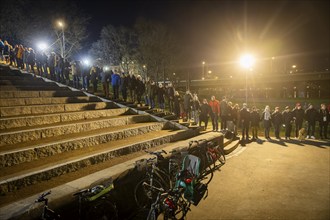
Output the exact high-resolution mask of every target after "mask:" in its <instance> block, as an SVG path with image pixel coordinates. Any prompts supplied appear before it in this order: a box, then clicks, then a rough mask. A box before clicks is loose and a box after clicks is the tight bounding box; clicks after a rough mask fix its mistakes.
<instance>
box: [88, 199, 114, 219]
mask: <svg viewBox="0 0 330 220" xmlns="http://www.w3.org/2000/svg"><path fill="white" fill-rule="evenodd" d="M85 219H95V220H118V212H117V207H116V205H115V204H113V203H112V202H111V201H109V200H107V199H101V200H98V201H95V202H93V203H91V204H90V205H89V206H88V208H87V210H86V214H85Z"/></svg>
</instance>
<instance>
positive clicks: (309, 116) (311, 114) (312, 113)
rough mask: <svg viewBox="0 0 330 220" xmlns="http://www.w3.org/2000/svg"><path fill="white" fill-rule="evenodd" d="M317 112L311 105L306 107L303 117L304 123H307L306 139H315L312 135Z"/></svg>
mask: <svg viewBox="0 0 330 220" xmlns="http://www.w3.org/2000/svg"><path fill="white" fill-rule="evenodd" d="M318 116H319V114H318V112H317V111H316V109H315V108H314V107H313V105H312V104H309V105H308V109H306V111H305V117H306V121H307V123H308V127H307V138H311V139H315V136H314V133H315V123H316V120H317V119H318Z"/></svg>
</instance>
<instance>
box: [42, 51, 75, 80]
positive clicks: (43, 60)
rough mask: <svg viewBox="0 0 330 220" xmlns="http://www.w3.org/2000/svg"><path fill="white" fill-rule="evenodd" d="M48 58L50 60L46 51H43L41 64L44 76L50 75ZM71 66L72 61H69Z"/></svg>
mask: <svg viewBox="0 0 330 220" xmlns="http://www.w3.org/2000/svg"><path fill="white" fill-rule="evenodd" d="M47 60H48V56H47V55H46V53H45V52H43V53H42V56H41V66H42V70H43V76H44V77H48V69H47ZM69 66H70V63H69Z"/></svg>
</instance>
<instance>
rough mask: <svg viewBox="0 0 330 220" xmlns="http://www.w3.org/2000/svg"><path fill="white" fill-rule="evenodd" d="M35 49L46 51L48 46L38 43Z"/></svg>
mask: <svg viewBox="0 0 330 220" xmlns="http://www.w3.org/2000/svg"><path fill="white" fill-rule="evenodd" d="M37 47H38V48H39V49H40V50H46V49H47V47H48V45H47V44H46V43H45V42H40V43H38V45H37Z"/></svg>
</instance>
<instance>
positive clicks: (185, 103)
mask: <svg viewBox="0 0 330 220" xmlns="http://www.w3.org/2000/svg"><path fill="white" fill-rule="evenodd" d="M191 104H192V95H191V94H190V93H189V94H185V95H184V97H183V107H184V109H185V110H190V109H191Z"/></svg>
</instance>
